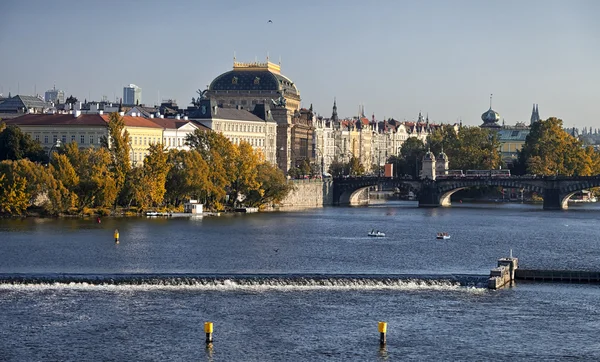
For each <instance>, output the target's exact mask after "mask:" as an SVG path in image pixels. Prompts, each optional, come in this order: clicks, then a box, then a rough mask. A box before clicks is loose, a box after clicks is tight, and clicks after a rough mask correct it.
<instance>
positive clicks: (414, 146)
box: [399, 137, 426, 177]
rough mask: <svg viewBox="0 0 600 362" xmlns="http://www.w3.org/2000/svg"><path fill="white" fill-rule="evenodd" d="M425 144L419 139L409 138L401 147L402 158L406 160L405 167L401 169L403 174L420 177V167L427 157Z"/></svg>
mask: <svg viewBox="0 0 600 362" xmlns="http://www.w3.org/2000/svg"><path fill="white" fill-rule="evenodd" d="M425 152H426V150H425V144H424V143H423V141H421V140H420V139H418V138H417V137H408V138H407V139H406V141H404V143H403V144H402V147H400V156H401V157H402V159H403V160H404V162H405V163H404V165H399V166H404V167H402V168H399V170H400V169H401V170H402V174H406V175H411V176H414V177H419V170H420V167H419V166H420V165H421V162H422V159H423V156H424V155H425Z"/></svg>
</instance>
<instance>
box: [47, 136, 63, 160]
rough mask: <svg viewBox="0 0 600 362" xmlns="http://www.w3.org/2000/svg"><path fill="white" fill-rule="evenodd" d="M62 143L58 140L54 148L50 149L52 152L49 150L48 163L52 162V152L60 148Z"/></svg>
mask: <svg viewBox="0 0 600 362" xmlns="http://www.w3.org/2000/svg"><path fill="white" fill-rule="evenodd" d="M60 145H61V142H60V140H59V139H57V140H56V143H55V144H53V145H52V147H50V150H48V162H50V161H52V151H54V150H55V149H56V148H60Z"/></svg>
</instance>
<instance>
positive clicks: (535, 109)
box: [529, 103, 540, 126]
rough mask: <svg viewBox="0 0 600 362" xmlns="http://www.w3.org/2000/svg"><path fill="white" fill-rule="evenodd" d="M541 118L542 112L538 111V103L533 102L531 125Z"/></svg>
mask: <svg viewBox="0 0 600 362" xmlns="http://www.w3.org/2000/svg"><path fill="white" fill-rule="evenodd" d="M539 120H540V113H539V111H538V105H537V104H535V103H534V104H533V110H532V111H531V119H530V122H529V125H530V126H532V125H533V124H534V123H535V122H537V121H539Z"/></svg>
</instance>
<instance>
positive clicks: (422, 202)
mask: <svg viewBox="0 0 600 362" xmlns="http://www.w3.org/2000/svg"><path fill="white" fill-rule="evenodd" d="M440 206H441V204H440V193H439V192H438V191H437V189H436V188H435V187H423V188H422V189H421V192H420V193H419V207H440Z"/></svg>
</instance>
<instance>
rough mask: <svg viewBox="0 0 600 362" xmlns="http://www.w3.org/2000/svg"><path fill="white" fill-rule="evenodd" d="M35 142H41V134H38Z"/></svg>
mask: <svg viewBox="0 0 600 362" xmlns="http://www.w3.org/2000/svg"><path fill="white" fill-rule="evenodd" d="M35 140H36V141H37V142H39V141H40V135H39V134H36V135H35Z"/></svg>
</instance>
